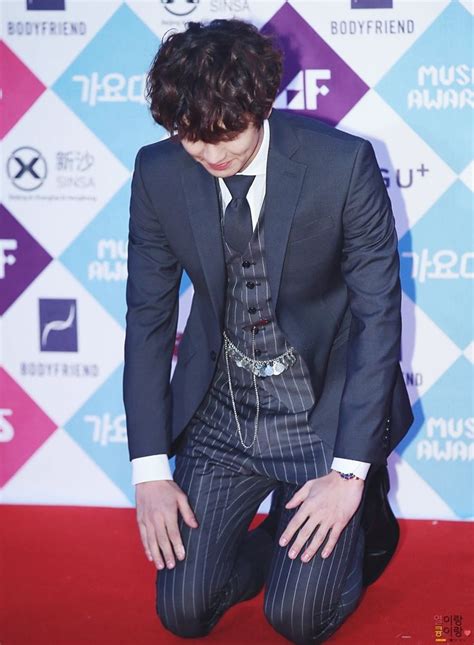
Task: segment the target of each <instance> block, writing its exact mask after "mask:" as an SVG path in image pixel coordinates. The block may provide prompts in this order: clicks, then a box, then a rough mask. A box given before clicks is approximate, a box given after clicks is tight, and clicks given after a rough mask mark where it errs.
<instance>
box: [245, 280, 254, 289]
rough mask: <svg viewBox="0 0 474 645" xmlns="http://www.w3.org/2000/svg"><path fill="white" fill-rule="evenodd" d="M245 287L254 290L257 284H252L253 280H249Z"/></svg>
mask: <svg viewBox="0 0 474 645" xmlns="http://www.w3.org/2000/svg"><path fill="white" fill-rule="evenodd" d="M245 286H246V287H248V288H249V289H253V288H254V287H255V282H252V281H251V280H248V281H247V282H246V283H245Z"/></svg>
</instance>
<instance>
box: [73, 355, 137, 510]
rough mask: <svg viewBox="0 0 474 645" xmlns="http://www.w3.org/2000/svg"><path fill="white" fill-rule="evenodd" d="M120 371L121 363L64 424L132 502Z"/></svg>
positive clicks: (121, 372) (121, 371)
mask: <svg viewBox="0 0 474 645" xmlns="http://www.w3.org/2000/svg"><path fill="white" fill-rule="evenodd" d="M122 375H123V363H121V364H120V365H119V367H118V368H117V369H116V370H115V371H114V372H113V374H112V375H111V376H110V377H109V378H108V379H107V381H106V382H105V383H104V384H103V385H102V386H101V387H100V388H99V389H98V390H97V391H96V392H95V393H94V394H93V396H91V398H90V399H89V400H88V401H87V402H86V403H85V404H84V405H83V406H82V407H81V408H80V409H79V410H78V411H77V412H76V414H75V415H74V416H73V417H72V418H71V419H70V420H69V421H68V423H67V424H66V425H65V426H64V428H65V430H66V432H67V433H68V434H70V435H71V437H72V438H73V439H74V440H75V441H76V442H77V443H78V444H79V445H80V446H81V448H82V449H83V450H84V451H85V452H86V453H87V454H88V455H89V457H90V458H91V459H92V460H93V461H95V463H96V464H97V465H98V466H100V468H102V470H103V471H104V472H105V473H106V475H107V476H108V477H109V478H110V479H111V480H112V481H113V482H114V484H116V486H117V487H118V488H120V489H121V490H122V491H123V492H124V494H125V495H126V496H127V497H128V499H129V500H130V502H131V503H132V504H133V503H134V500H135V492H134V487H133V485H132V483H131V477H130V461H129V454H128V446H127V435H126V422H125V411H124V408H123V401H122Z"/></svg>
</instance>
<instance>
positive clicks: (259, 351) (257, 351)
mask: <svg viewBox="0 0 474 645" xmlns="http://www.w3.org/2000/svg"><path fill="white" fill-rule="evenodd" d="M261 353H262V350H261V349H258V348H257V349H256V350H255V356H260V354H261Z"/></svg>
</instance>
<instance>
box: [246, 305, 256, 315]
mask: <svg viewBox="0 0 474 645" xmlns="http://www.w3.org/2000/svg"><path fill="white" fill-rule="evenodd" d="M247 311H248V312H249V314H255V313H257V307H249V308H248V310H247Z"/></svg>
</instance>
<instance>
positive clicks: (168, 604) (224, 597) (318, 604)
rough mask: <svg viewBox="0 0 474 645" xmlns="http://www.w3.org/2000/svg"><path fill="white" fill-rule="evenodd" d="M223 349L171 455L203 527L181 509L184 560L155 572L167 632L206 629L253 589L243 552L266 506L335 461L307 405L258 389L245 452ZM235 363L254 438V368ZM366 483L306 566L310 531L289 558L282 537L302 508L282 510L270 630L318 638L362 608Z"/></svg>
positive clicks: (267, 608) (240, 404)
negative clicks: (344, 520)
mask: <svg viewBox="0 0 474 645" xmlns="http://www.w3.org/2000/svg"><path fill="white" fill-rule="evenodd" d="M223 354H224V352H223V351H221V353H220V355H219V359H218V366H217V369H216V373H215V376H214V379H213V382H212V384H211V387H210V389H209V391H208V394H207V395H206V397H205V398H204V400H203V402H202V403H201V405H200V406H199V408H198V410H197V411H196V413H195V414H194V416H193V418H192V419H191V421H190V423H189V424H188V426H187V427H186V429H185V430H184V438H183V440H182V441H181V443H180V445H179V447H178V450H177V452H176V458H175V470H174V473H173V479H174V480H175V482H176V483H177V484H178V485H179V486H180V488H181V489H182V490H183V491H184V492H185V493H186V494H187V495H188V499H189V502H190V504H191V507H192V509H193V511H194V513H195V515H196V518H197V520H198V522H199V527H198V528H190V527H189V526H188V525H187V524H186V523H185V522H184V520H183V519H182V516H181V514H178V526H179V530H180V533H181V536H182V539H183V544H184V548H185V551H186V557H185V559H184V560H181V561H180V560H177V559H176V564H175V567H174V568H172V569H166V568H165V569H163V570H161V571H157V578H156V610H157V613H158V616H159V618H160V620H161V622H162V624H163V625H164V627H165V628H166V629H168V630H169V631H171V632H172V633H174V634H176V635H178V636H182V637H185V638H189V637H198V636H204V635H206V634H208V633H209V632H210V631H211V629H212V628H213V627H214V625H215V624H216V623H217V622H218V620H219V619H220V617H221V616H222V615H223V614H224V612H225V611H226V610H227V609H228V608H229V607H231V606H232V605H234V604H235V603H237V602H240V601H242V600H245V599H246V597H248V593H249V589H252V588H254V587H255V580H254V576H255V563H254V562H252V561H251V560H249V558H248V555H247V556H245V555H243V554H244V549H243V548H242V547H243V545H244V543H245V540H246V539H247V538H248V535H249V534H248V527H249V525H250V523H251V522H252V519H253V518H254V516H255V514H256V512H257V510H258V508H259V506H260V504H261V502H262V501H263V500H264V499H265V498H266V497H267V495H269V494H270V493H271V492H272V491H273V490H274V489H275V488H276V486H278V485H279V482H282V484H283V486H284V496H285V503H286V502H287V501H288V500H289V499H290V498H291V497H292V496H293V494H294V493H295V492H296V491H297V490H298V489H299V488H300V487H301V486H302V485H303V484H304V483H305V482H306V481H307V480H308V479H315V478H317V477H321V476H323V475H326V474H327V473H328V472H329V470H330V459H331V457H332V455H331V449H330V447H329V446H327V445H326V444H325V443H324V442H323V441H322V440H321V439H320V438H319V436H318V435H317V434H315V432H314V430H313V429H311V428H310V426H309V423H308V411H302V412H291V411H289V410H288V408H286V407H285V406H284V404H283V403H282V402H281V401H280V400H279V399H277V398H276V397H274V396H272V395H271V394H270V393H269V392H266V391H265V390H264V389H263V388H261V387H260V388H259V398H260V421H259V426H258V432H257V435H256V441H255V443H254V444H253V446H252V447H251V448H244V447H243V445H242V444H241V442H240V440H239V436H238V432H237V426H236V422H235V418H234V415H233V409H232V401H231V398H230V393H229V387H228V377H227V373H226V369H225V362H224V357H223ZM229 363H230V370H231V378H232V386H233V390H234V396H235V404H236V408H237V413H238V416H239V420H240V424H241V432H242V435H243V440H244V442H245V443H246V444H251V443H252V439H253V436H254V418H255V392H254V386H253V383H252V381H251V375H250V374H249V373H248V372H246V371H245V370H244V369H242V368H239V367H237V366H236V365H235V363H233V361H231V360H230V359H229ZM283 374H284V373H283ZM281 376H282V375H279V376H278V377H281ZM278 377H277V376H275V377H272V378H278ZM257 382H258V379H257ZM369 477H370V472H369ZM366 489H367V484H366V485H365V486H364V494H363V497H362V501H361V504H360V505H359V507H358V509H357V511H356V512H355V514H354V515H353V516H352V518H351V519H350V521H349V522H348V524H347V525H346V526H345V528H344V529H343V531H342V533H341V535H340V537H339V540H338V542H337V544H336V546H335V547H334V549H333V551H332V553H331V555H330V556H329V557H328V558H325V559H324V558H321V555H320V554H321V551H322V549H323V546H324V544H325V543H326V540H325V541H324V542H323V545H322V546H321V547H320V548H319V549H318V551H317V553H316V554H315V555H314V556H313V558H312V559H311V560H310V561H309V562H307V563H303V562H302V561H301V560H300V556H301V554H302V553H303V551H304V548H305V547H306V546H307V545H309V543H310V541H311V539H312V537H313V536H314V533H313V535H312V536H310V538H309V539H308V541H307V542H306V544H305V545H304V548H303V549H302V550H301V551H300V553H299V554H298V556H297V557H296V558H295V559H290V558H289V557H288V552H289V550H290V548H291V545H292V543H293V540H294V538H293V539H292V540H291V541H290V543H289V544H288V545H287V546H286V547H281V546H280V545H279V544H278V539H279V537H280V535H281V533H282V532H283V530H284V529H285V527H286V526H287V525H288V523H289V521H290V520H291V518H292V517H293V515H294V513H295V512H296V511H297V509H285V508H282V509H281V513H280V517H279V520H278V529H277V533H276V538H275V542H274V544H273V545H271V547H270V548H272V555H271V562H270V566H269V569H268V572H267V577H266V582H265V588H264V613H265V617H266V619H267V620H268V622H269V623H270V624H271V625H272V626H273V628H274V629H275V630H276V631H277V632H279V633H280V634H281V635H283V636H285V637H286V638H287V639H289V640H290V641H292V642H294V643H297V644H301V645H305V644H307V643H313V644H314V643H322V642H323V641H325V640H326V639H327V638H329V636H330V635H331V634H333V633H334V632H335V631H336V630H337V629H338V627H339V626H340V625H341V623H342V622H343V621H344V620H345V619H346V618H347V616H348V615H349V614H350V613H352V612H353V611H354V609H355V608H356V606H357V605H358V602H359V599H360V595H361V592H362V564H363V554H364V533H363V530H362V526H361V513H362V508H363V503H364V500H365V491H366Z"/></svg>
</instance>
